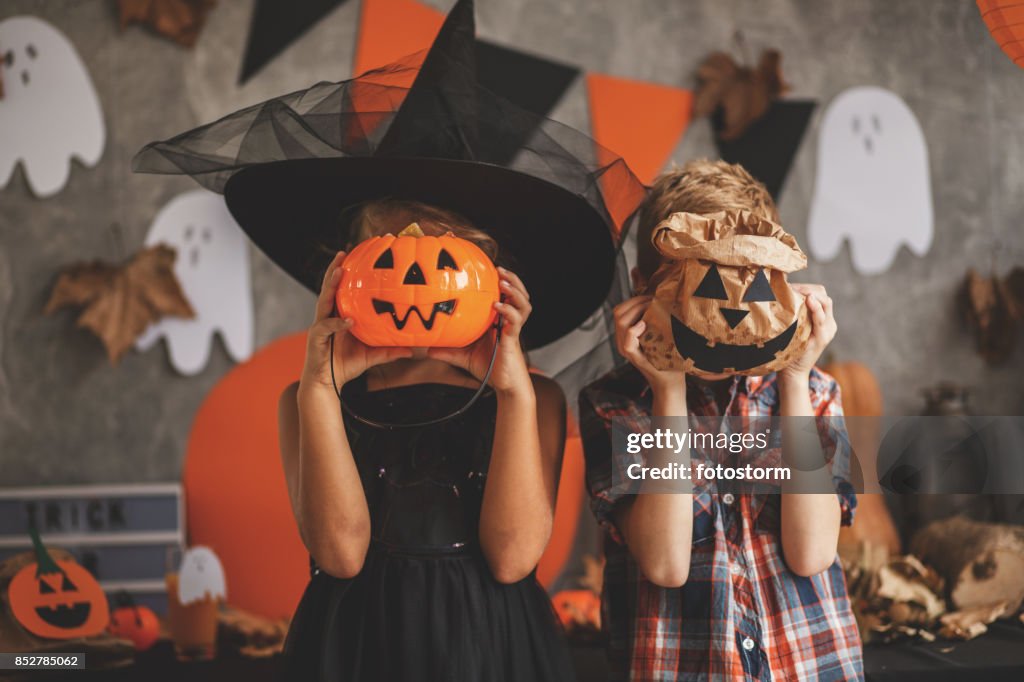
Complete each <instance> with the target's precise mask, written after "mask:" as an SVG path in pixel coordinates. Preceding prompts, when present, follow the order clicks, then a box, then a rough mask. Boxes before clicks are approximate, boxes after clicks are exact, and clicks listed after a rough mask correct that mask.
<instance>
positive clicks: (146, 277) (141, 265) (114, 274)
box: [43, 244, 195, 365]
mask: <svg viewBox="0 0 1024 682" xmlns="http://www.w3.org/2000/svg"><path fill="white" fill-rule="evenodd" d="M175 257H176V255H175V251H174V249H172V248H171V247H169V246H166V245H164V244H158V245H156V246H152V247H149V248H146V249H142V250H141V251H139V252H138V253H136V254H135V256H134V257H132V259H131V260H130V261H128V262H127V263H125V264H123V265H110V264H107V263H102V262H99V261H92V262H88V263H75V264H73V265H69V266H67V267H65V268H63V269H62V270H61V272H60V275H59V276H58V277H57V282H56V284H54V287H53V291H52V292H51V293H50V300H49V301H47V303H46V307H45V308H44V310H43V312H45V313H46V314H48V315H49V314H50V313H52V312H54V311H55V310H59V309H61V308H64V307H67V306H75V307H82V306H84V308H85V309H84V310H83V311H82V314H81V315H79V316H78V326H79V327H84V328H86V329H88V330H89V331H91V332H92V333H93V334H95V335H96V336H98V337H99V338H100V340H101V341H102V342H103V345H104V347H106V349H107V355H108V357H109V358H110V362H111V364H115V365H116V364H117V361H118V360H119V359H120V358H121V355H122V354H124V352H125V351H126V350H127V349H128V348H130V347H131V345H132V344H133V343H135V340H136V339H137V338H138V337H139V335H140V334H142V332H143V331H145V329H146V327H148V326H149V325H150V324H152V323H154V322H156V321H158V320H160V319H161V318H162V317H165V316H175V317H185V318H192V317H195V312H194V311H193V310H192V306H191V305H189V302H188V300H187V299H186V298H185V294H184V293H183V292H182V290H181V285H180V284H179V283H178V280H177V278H176V277H175V276H174V259H175Z"/></svg>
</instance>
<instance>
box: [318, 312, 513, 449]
mask: <svg viewBox="0 0 1024 682" xmlns="http://www.w3.org/2000/svg"><path fill="white" fill-rule="evenodd" d="M502 319H503V318H502V316H501V314H500V313H499V314H498V316H497V317H496V318H495V320H494V349H493V350H492V351H491V360H490V362H488V363H487V372H485V373H484V378H483V379H482V380H481V381H480V387H479V388H477V389H476V391H475V392H474V393H473V395H471V396H470V397H469V400H467V401H466V404H465V405H463V406H462V407H460V408H459V409H457V410H455V411H454V412H451V413H449V414H446V415H444V416H441V417H437V418H436V419H428V420H426V421H420V422H407V423H398V422H380V421H377V420H375V419H370V418H369V417H365V416H363V415H361V414H359V413H358V412H356V411H355V410H353V409H352V408H351V406H349V404H348V403H346V402H345V399H344V398H343V397H342V396H341V389H340V388H338V381H337V379H335V378H334V334H331V384H333V385H334V392H335V393H337V394H338V402H339V403H341V409H342V411H344V412H347V413H348V414H350V415H351V416H352V417H353V418H354V419H355V420H356V421H358V422H361V423H363V424H366V425H367V426H372V427H374V428H377V429H384V430H387V431H395V430H397V429H421V428H424V427H427V426H434V425H435V424H443V423H444V422H446V421H448V420H450V419H454V418H455V417H458V416H460V415H462V414H465V412H466V411H467V410H468V409H469V408H470V407H472V406H473V403H475V402H476V401H477V399H478V398H479V397H480V396H481V395H483V393H484V391H485V390H487V382H488V381H490V379H491V372H492V371H493V370H494V361H495V360H496V359H497V357H498V344H499V343H500V342H501V323H502Z"/></svg>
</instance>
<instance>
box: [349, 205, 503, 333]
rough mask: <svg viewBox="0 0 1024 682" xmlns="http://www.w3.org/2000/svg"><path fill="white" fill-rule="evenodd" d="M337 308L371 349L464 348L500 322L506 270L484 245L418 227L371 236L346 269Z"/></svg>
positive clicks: (360, 245)
mask: <svg viewBox="0 0 1024 682" xmlns="http://www.w3.org/2000/svg"><path fill="white" fill-rule="evenodd" d="M341 269H342V275H341V282H340V284H339V285H338V294H337V305H338V310H339V311H340V312H341V314H342V315H344V316H346V317H351V318H352V320H353V322H354V324H353V326H352V334H353V335H354V336H355V337H356V338H357V339H359V340H360V341H362V342H363V343H365V344H366V345H368V346H406V347H430V346H433V347H450V348H461V347H463V346H467V345H469V344H470V343H472V342H474V341H476V340H477V339H478V338H480V337H481V336H482V335H483V333H484V332H485V331H487V328H488V327H489V326H490V325H491V324H492V323H493V322H494V318H495V315H496V312H495V310H494V304H495V302H497V301H498V299H499V297H500V292H499V290H498V272H497V270H496V269H495V267H494V264H493V263H491V261H490V259H489V258H488V257H487V255H486V254H485V253H484V252H483V251H482V250H480V247H478V246H477V245H476V244H474V243H473V242H471V241H468V240H466V239H461V238H459V237H456V236H455V235H453V234H452V233H450V232H449V233H448V234H446V235H444V236H441V237H428V236H424V234H423V232H422V231H421V230H420V228H419V226H418V225H417V224H416V223H413V224H412V225H410V226H409V227H407V228H405V229H404V230H402V232H400V233H399V235H398V236H397V237H395V236H394V235H390V234H386V235H383V236H381V237H371V238H370V239H367V240H366V241H363V242H361V243H360V244H359V245H358V246H356V247H355V248H354V249H352V252H351V253H349V254H348V255H347V256H346V257H345V260H344V261H343V262H342V264H341Z"/></svg>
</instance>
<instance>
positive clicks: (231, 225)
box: [135, 189, 253, 375]
mask: <svg viewBox="0 0 1024 682" xmlns="http://www.w3.org/2000/svg"><path fill="white" fill-rule="evenodd" d="M161 242H162V243H164V244H169V245H170V246H173V247H174V248H175V250H177V252H178V257H177V259H176V260H175V261H174V274H175V275H176V276H177V278H178V281H179V282H180V283H181V287H182V289H183V290H184V292H185V297H186V298H187V299H188V301H189V303H191V304H192V308H193V310H195V311H196V316H195V317H194V318H193V319H191V320H188V319H182V318H176V317H167V318H164V319H162V320H160V321H159V322H157V323H155V324H152V325H150V326H149V327H148V328H147V329H146V331H145V332H143V333H142V335H141V336H140V337H139V339H138V341H136V343H135V347H136V348H137V349H138V350H142V351H145V350H148V349H149V348H150V347H151V346H153V344H155V343H156V342H157V341H158V340H159V339H160V338H161V337H166V338H167V345H168V350H169V351H170V359H171V364H172V365H174V367H175V369H177V370H178V371H179V372H181V373H182V374H186V375H193V374H197V373H198V372H200V371H202V369H203V368H204V367H206V362H207V361H208V360H209V358H210V345H211V343H212V342H213V335H214V333H215V332H219V333H220V336H221V338H222V339H223V340H224V346H225V347H226V348H227V351H228V354H229V355H230V356H231V357H232V358H233V359H234V360H235V361H236V362H241V361H243V360H245V359H247V358H248V357H249V356H250V355H252V349H253V309H252V285H251V282H250V275H249V248H248V246H247V243H246V239H245V235H244V234H243V232H242V230H241V228H239V227H238V224H237V223H236V222H235V220H234V218H232V217H231V214H230V213H229V212H228V209H227V206H226V205H225V203H224V197H222V196H221V195H219V194H214V193H213V192H208V191H206V190H204V189H199V190H192V191H189V192H185V193H184V194H179V195H178V196H176V197H174V198H173V199H171V200H170V201H169V202H167V204H166V205H165V206H164V207H163V208H162V209H160V212H159V213H158V214H157V216H156V219H155V220H154V221H153V225H152V226H151V227H150V229H149V234H148V235H147V236H146V245H147V246H151V245H153V244H158V243H161Z"/></svg>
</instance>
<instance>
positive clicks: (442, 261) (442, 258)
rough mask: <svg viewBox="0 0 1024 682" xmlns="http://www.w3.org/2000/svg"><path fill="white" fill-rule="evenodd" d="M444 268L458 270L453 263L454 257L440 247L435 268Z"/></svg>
mask: <svg viewBox="0 0 1024 682" xmlns="http://www.w3.org/2000/svg"><path fill="white" fill-rule="evenodd" d="M445 268H450V269H452V270H458V267H457V266H456V265H455V259H454V258H452V255H451V254H450V253H448V250H447V249H441V251H440V252H439V253H438V254H437V269H438V270H444V269H445Z"/></svg>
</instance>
